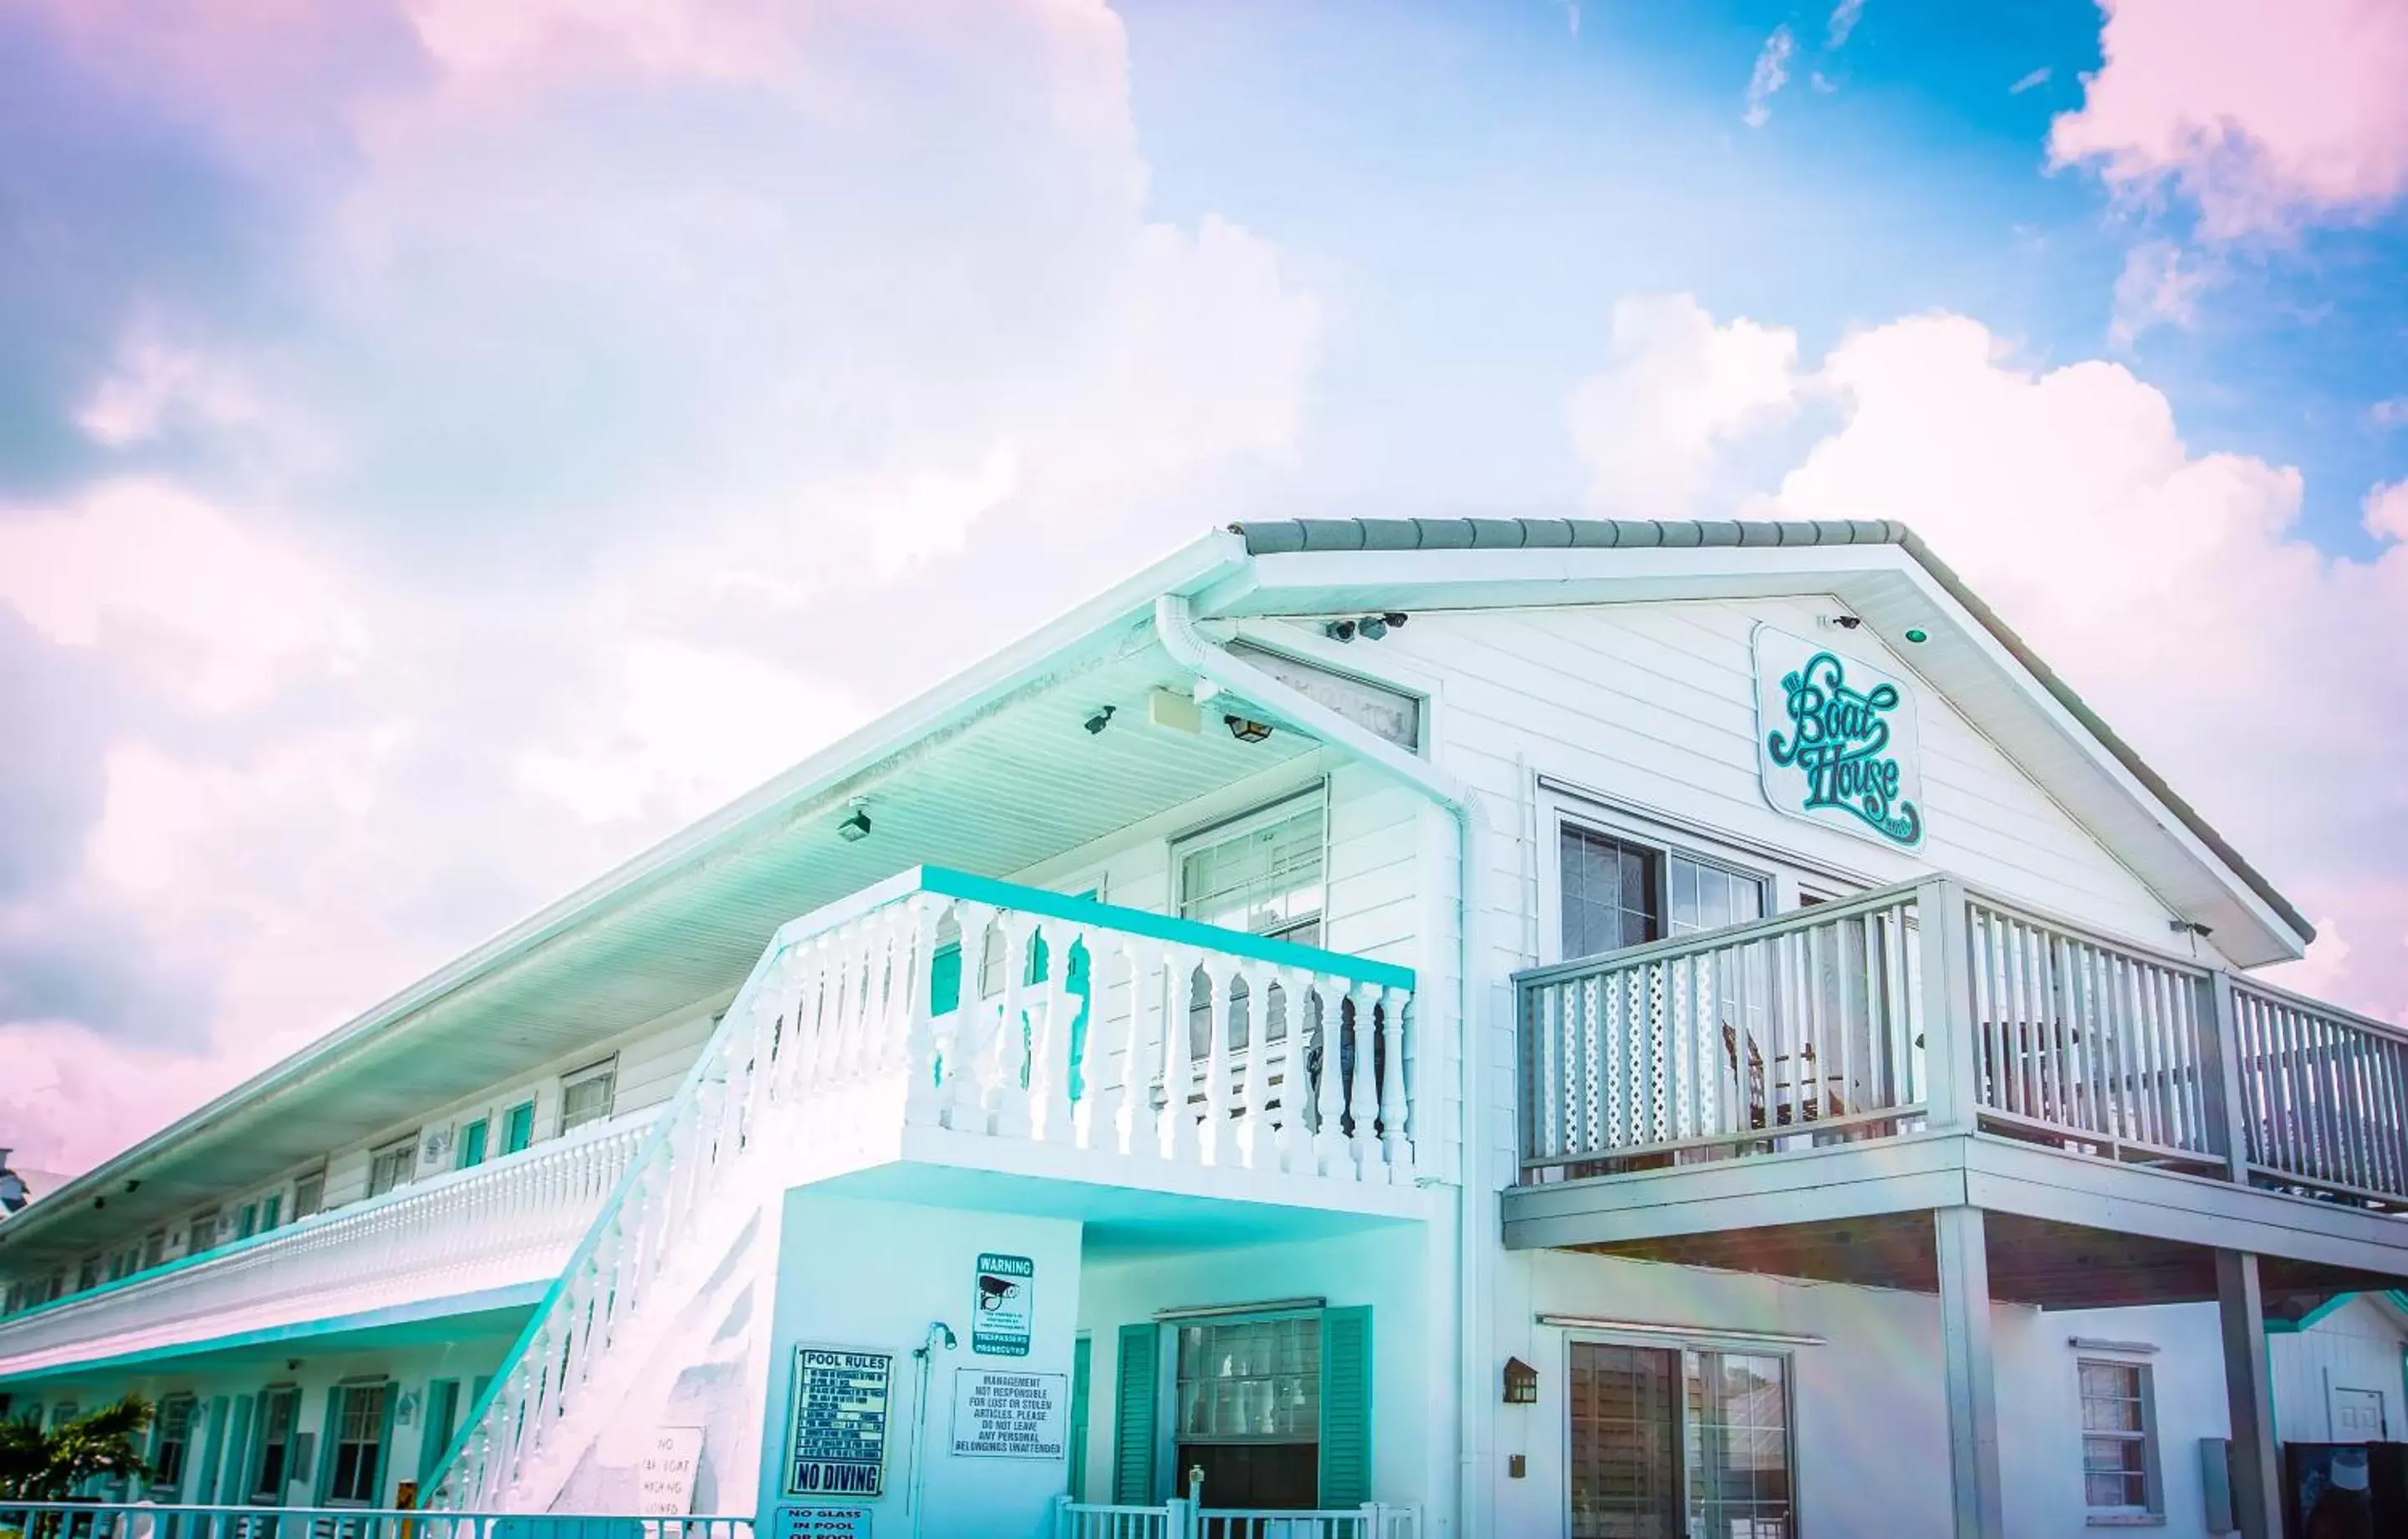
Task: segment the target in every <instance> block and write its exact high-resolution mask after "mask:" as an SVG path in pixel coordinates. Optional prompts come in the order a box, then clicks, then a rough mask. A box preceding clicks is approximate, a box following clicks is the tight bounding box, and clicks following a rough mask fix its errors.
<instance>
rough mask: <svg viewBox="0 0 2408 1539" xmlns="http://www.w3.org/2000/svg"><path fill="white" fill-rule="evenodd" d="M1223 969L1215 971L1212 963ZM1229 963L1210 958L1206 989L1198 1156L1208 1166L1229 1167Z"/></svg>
mask: <svg viewBox="0 0 2408 1539" xmlns="http://www.w3.org/2000/svg"><path fill="white" fill-rule="evenodd" d="M1213 962H1219V963H1220V964H1221V965H1220V966H1219V967H1218V968H1215V967H1214V966H1213V965H1212V963H1213ZM1232 976H1233V975H1232V974H1231V973H1230V971H1229V968H1228V963H1227V959H1226V958H1221V957H1209V958H1208V959H1207V960H1206V963H1205V985H1206V987H1207V988H1209V989H1210V990H1211V994H1212V1006H1211V1019H1212V1029H1211V1030H1212V1034H1211V1038H1210V1039H1209V1040H1208V1041H1207V1043H1206V1046H1205V1051H1204V1128H1203V1132H1202V1134H1201V1136H1200V1137H1198V1138H1197V1155H1198V1157H1199V1158H1201V1159H1202V1161H1204V1163H1206V1164H1208V1165H1218V1164H1223V1163H1226V1160H1225V1158H1224V1155H1225V1152H1226V1150H1227V1149H1228V1147H1229V1146H1228V1142H1227V1138H1228V1131H1229V1088H1230V1087H1229V1077H1230V1074H1229V982H1230V979H1231V977H1232Z"/></svg>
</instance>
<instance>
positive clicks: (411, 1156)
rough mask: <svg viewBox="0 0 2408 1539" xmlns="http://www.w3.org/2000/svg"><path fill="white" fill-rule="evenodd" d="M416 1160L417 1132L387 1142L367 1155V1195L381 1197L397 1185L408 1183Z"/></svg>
mask: <svg viewBox="0 0 2408 1539" xmlns="http://www.w3.org/2000/svg"><path fill="white" fill-rule="evenodd" d="M417 1162H418V1134H416V1133H411V1134H410V1135H409V1137H407V1138H404V1139H402V1140H401V1141H400V1142H398V1143H393V1144H387V1145H386V1146H385V1147H382V1148H380V1149H379V1150H377V1151H376V1153H374V1154H372V1155H370V1156H369V1157H368V1195H369V1196H371V1197H381V1196H383V1195H384V1194H385V1193H386V1192H388V1191H391V1190H393V1189H394V1188H395V1187H397V1186H403V1185H406V1184H408V1182H409V1173H410V1170H411V1168H412V1167H414V1166H415V1165H416V1164H417Z"/></svg>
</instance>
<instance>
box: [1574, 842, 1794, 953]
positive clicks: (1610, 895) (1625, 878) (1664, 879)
mask: <svg viewBox="0 0 2408 1539" xmlns="http://www.w3.org/2000/svg"><path fill="white" fill-rule="evenodd" d="M1557 853H1558V860H1559V866H1558V872H1557V882H1558V887H1559V893H1560V896H1561V899H1562V902H1561V905H1560V907H1561V909H1562V915H1563V954H1564V955H1565V956H1566V957H1590V956H1595V955H1597V954H1598V953H1599V952H1601V951H1619V950H1621V949H1622V948H1625V947H1630V946H1644V945H1646V944H1647V943H1648V942H1649V941H1652V940H1661V939H1663V938H1664V937H1665V936H1667V935H1692V934H1696V933H1698V932H1699V931H1702V930H1719V929H1721V928H1722V927H1723V926H1724V925H1727V924H1742V923H1745V922H1746V921H1747V920H1749V919H1762V918H1764V910H1765V884H1764V878H1763V877H1761V876H1753V875H1750V874H1749V873H1746V872H1742V871H1734V870H1732V869H1730V868H1729V867H1727V866H1722V865H1717V864H1715V863H1713V862H1710V861H1704V860H1700V859H1699V858H1698V857H1696V856H1693V855H1688V854H1684V853H1682V852H1680V851H1678V850H1663V849H1657V848H1653V847H1650V846H1647V845H1643V844H1640V843H1637V842H1635V841H1633V840H1629V839H1625V838H1621V837H1618V836H1616V835H1613V834H1600V833H1598V832H1597V831H1595V830H1594V829H1587V828H1583V827H1581V826H1579V825H1578V824H1574V823H1566V824H1564V825H1563V836H1562V842H1561V845H1560V847H1559V849H1558V852H1557Z"/></svg>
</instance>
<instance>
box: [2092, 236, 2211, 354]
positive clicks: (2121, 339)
mask: <svg viewBox="0 0 2408 1539" xmlns="http://www.w3.org/2000/svg"><path fill="white" fill-rule="evenodd" d="M2215 281H2216V274H2215V272H2214V269H2212V268H2211V267H2210V266H2209V265H2208V264H2206V263H2204V262H2203V261H2200V260H2197V259H2189V258H2186V256H2185V254H2184V251H2183V249H2182V248H2181V247H2180V246H2177V245H2175V244H2174V243H2173V242H2172V241H2170V240H2150V241H2143V242H2142V243H2141V244H2140V245H2138V246H2135V247H2133V248H2132V249H2130V250H2128V251H2127V252H2125V253H2124V270H2123V271H2122V272H2121V273H2119V274H2117V275H2116V278H2115V307H2114V319H2113V320H2111V321H2109V322H2108V328H2107V335H2108V338H2109V340H2111V341H2113V342H2114V344H2115V345H2116V346H2117V347H2119V348H2123V347H2129V346H2131V345H2132V343H2133V342H2134V341H2135V340H2137V339H2138V338H2139V337H2140V335H2141V334H2142V333H2143V332H2145V331H2147V330H2148V329H2149V328H2150V327H2152V326H2157V325H2172V326H2182V327H2189V326H2191V325H2193V324H2195V323H2197V321H2198V319H2199V296H2200V294H2201V293H2203V292H2206V291H2207V290H2208V289H2210V288H2212V287H2214V283H2215Z"/></svg>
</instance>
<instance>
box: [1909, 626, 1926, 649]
mask: <svg viewBox="0 0 2408 1539" xmlns="http://www.w3.org/2000/svg"><path fill="white" fill-rule="evenodd" d="M1906 639H1907V640H1909V641H1912V642H1914V644H1915V645H1916V646H1918V647H1920V646H1922V645H1923V644H1924V643H1925V642H1927V641H1929V640H1930V639H1931V633H1930V632H1928V631H1927V630H1925V629H1924V628H1923V627H1922V626H1920V625H1910V626H1908V627H1907V630H1906Z"/></svg>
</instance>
